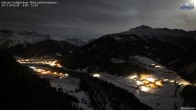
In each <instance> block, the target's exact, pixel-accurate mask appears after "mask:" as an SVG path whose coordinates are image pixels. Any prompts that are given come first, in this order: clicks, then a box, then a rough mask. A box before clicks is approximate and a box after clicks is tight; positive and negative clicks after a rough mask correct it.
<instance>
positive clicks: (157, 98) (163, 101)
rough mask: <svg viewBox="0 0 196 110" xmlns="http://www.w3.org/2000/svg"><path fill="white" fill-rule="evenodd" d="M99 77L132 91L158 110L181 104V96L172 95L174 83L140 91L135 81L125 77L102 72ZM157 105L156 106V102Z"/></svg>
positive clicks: (178, 106) (170, 108)
mask: <svg viewBox="0 0 196 110" xmlns="http://www.w3.org/2000/svg"><path fill="white" fill-rule="evenodd" d="M100 79H102V80H105V81H108V82H110V83H112V84H114V85H116V86H117V87H120V88H123V89H125V90H128V91H129V92H130V93H133V94H134V95H135V96H136V97H137V98H138V99H139V100H140V101H141V102H143V103H145V104H147V105H149V106H151V107H153V108H157V109H158V110H174V108H175V106H177V108H178V109H180V107H181V106H182V103H183V100H182V98H181V97H180V96H179V95H177V96H176V97H174V93H175V89H176V87H177V86H176V85H172V84H169V83H168V84H164V86H163V87H161V88H155V89H153V88H149V90H148V91H145V92H144V91H142V90H140V89H137V88H133V87H137V85H136V83H135V82H132V81H130V79H128V78H126V77H119V76H115V75H110V74H103V75H101V77H100ZM182 87H183V86H181V87H180V88H179V90H178V92H177V94H179V91H181V89H182ZM158 103H159V105H158V106H157V104H158Z"/></svg>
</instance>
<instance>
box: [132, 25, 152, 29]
mask: <svg viewBox="0 0 196 110" xmlns="http://www.w3.org/2000/svg"><path fill="white" fill-rule="evenodd" d="M136 28H142V29H153V28H151V27H149V26H146V25H141V26H138V27H136Z"/></svg>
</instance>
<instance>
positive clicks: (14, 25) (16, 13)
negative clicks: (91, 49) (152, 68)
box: [0, 0, 196, 39]
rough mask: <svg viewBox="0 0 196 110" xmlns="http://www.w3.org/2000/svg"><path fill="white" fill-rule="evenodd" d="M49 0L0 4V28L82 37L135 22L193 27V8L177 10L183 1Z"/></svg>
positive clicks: (132, 25) (112, 31)
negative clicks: (34, 5) (18, 5)
mask: <svg viewBox="0 0 196 110" xmlns="http://www.w3.org/2000/svg"><path fill="white" fill-rule="evenodd" d="M6 1H7V0H6ZM23 1H28V0H23ZM37 1H38V0H37ZM45 1H47V0H45ZM50 1H52V0H50ZM53 1H57V2H58V4H57V5H48V6H47V5H44V6H39V7H37V8H2V7H0V14H1V16H0V27H1V28H10V29H14V30H18V31H21V30H35V31H38V32H43V33H49V34H58V35H64V36H68V37H83V38H85V39H87V38H93V37H98V36H100V35H104V34H108V33H115V32H121V31H126V30H128V29H130V28H133V27H136V26H139V25H149V26H152V27H156V28H163V27H168V28H181V29H186V30H194V29H196V22H195V21H196V14H195V13H196V10H195V9H194V10H192V11H183V10H180V7H179V6H180V3H183V0H148V1H147V0H53ZM189 1H194V0H189Z"/></svg>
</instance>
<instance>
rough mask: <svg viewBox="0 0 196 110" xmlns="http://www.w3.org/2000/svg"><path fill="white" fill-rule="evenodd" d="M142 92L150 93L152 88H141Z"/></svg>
mask: <svg viewBox="0 0 196 110" xmlns="http://www.w3.org/2000/svg"><path fill="white" fill-rule="evenodd" d="M140 90H141V91H144V92H148V91H150V88H149V87H146V86H141V87H140Z"/></svg>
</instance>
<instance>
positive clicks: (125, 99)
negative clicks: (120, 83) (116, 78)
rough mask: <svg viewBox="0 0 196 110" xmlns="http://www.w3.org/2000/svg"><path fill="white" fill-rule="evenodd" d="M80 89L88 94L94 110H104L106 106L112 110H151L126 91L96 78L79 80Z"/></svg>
mask: <svg viewBox="0 0 196 110" xmlns="http://www.w3.org/2000/svg"><path fill="white" fill-rule="evenodd" d="M80 88H81V89H82V90H84V91H86V92H87V93H88V94H89V96H90V99H91V104H92V106H93V107H94V108H96V110H106V107H108V105H109V106H110V107H111V108H112V109H113V110H152V108H150V107H148V106H147V105H145V104H143V103H141V102H140V101H139V100H138V99H137V98H136V97H135V96H134V95H133V94H131V93H129V92H128V91H126V90H124V89H122V88H119V87H116V86H114V85H113V84H111V83H108V82H106V81H102V80H99V79H97V78H81V80H80Z"/></svg>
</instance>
